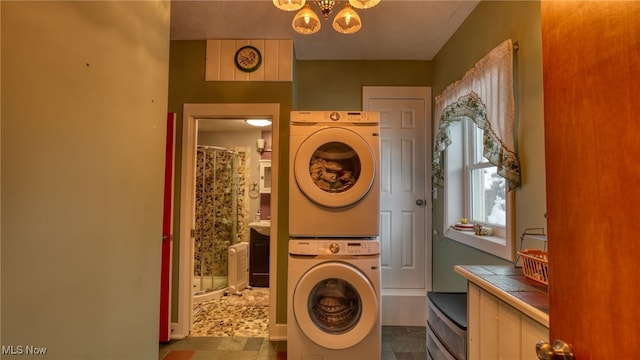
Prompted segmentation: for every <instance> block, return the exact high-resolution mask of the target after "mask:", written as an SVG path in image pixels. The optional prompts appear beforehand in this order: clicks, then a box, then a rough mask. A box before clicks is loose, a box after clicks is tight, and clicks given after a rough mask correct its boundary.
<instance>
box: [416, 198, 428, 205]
mask: <svg viewBox="0 0 640 360" xmlns="http://www.w3.org/2000/svg"><path fill="white" fill-rule="evenodd" d="M426 203H427V202H426V201H424V200H423V199H418V200H416V205H418V206H424V205H425V204H426Z"/></svg>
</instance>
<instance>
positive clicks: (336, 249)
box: [329, 243, 340, 254]
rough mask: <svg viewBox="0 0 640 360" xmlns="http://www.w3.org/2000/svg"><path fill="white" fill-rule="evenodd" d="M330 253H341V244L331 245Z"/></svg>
mask: <svg viewBox="0 0 640 360" xmlns="http://www.w3.org/2000/svg"><path fill="white" fill-rule="evenodd" d="M329 251H331V252H332V253H334V254H337V253H338V251H340V244H338V243H331V245H329Z"/></svg>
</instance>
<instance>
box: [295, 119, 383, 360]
mask: <svg viewBox="0 0 640 360" xmlns="http://www.w3.org/2000/svg"><path fill="white" fill-rule="evenodd" d="M379 133H380V124H379V115H378V113H377V112H368V111H356V112H346V111H294V112H292V113H291V127H290V154H289V155H290V156H289V174H290V175H289V236H290V240H289V264H288V265H289V273H288V306H287V307H288V311H287V315H288V317H287V323H288V324H287V358H288V359H290V360H301V359H305V360H306V359H314V360H322V359H331V360H342V359H349V360H353V359H379V358H380V354H381V325H380V243H379V240H378V233H379V216H380V186H379V171H380V166H379V163H380V156H379V153H380V137H379Z"/></svg>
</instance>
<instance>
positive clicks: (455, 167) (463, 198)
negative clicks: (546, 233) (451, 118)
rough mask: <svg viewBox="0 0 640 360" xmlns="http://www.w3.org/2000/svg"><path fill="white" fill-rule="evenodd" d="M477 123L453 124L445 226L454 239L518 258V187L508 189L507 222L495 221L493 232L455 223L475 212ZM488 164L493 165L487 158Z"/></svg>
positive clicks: (446, 176)
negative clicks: (473, 179) (499, 224)
mask: <svg viewBox="0 0 640 360" xmlns="http://www.w3.org/2000/svg"><path fill="white" fill-rule="evenodd" d="M476 128H477V125H476V124H475V123H474V122H473V121H472V120H471V119H469V118H464V119H461V120H460V121H455V122H453V123H451V125H450V126H449V132H450V138H451V145H449V146H448V147H447V149H446V150H445V151H444V164H443V165H444V166H443V167H444V179H445V181H444V193H445V209H444V214H445V216H444V221H445V224H444V229H445V236H446V237H447V238H449V239H451V240H454V241H457V242H460V243H462V244H465V245H467V246H471V247H473V248H476V249H478V250H481V251H483V252H486V253H489V254H492V255H494V256H497V257H500V258H503V259H506V260H509V261H514V260H515V246H514V244H515V236H514V231H513V229H514V228H515V222H514V221H515V216H514V209H515V191H513V190H512V191H508V189H505V202H506V204H505V208H506V214H505V215H506V218H505V226H504V227H497V226H494V225H492V226H491V227H492V228H493V231H494V233H493V235H482V236H480V235H475V233H473V232H470V231H460V230H456V229H454V228H453V226H454V225H455V224H456V223H458V222H460V219H461V218H462V217H466V218H468V219H470V214H471V208H470V206H471V190H470V186H471V185H470V182H471V179H470V178H471V168H470V164H471V162H472V159H473V154H474V151H473V149H474V148H475V149H478V147H477V146H476V145H477V144H476V140H475V139H476V137H475V136H474V135H475V131H476ZM487 164H488V165H487V166H493V165H491V164H490V163H488V162H487Z"/></svg>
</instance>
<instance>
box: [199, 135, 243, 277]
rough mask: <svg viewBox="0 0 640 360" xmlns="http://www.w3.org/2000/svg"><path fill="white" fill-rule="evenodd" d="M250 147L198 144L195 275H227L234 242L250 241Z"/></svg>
mask: <svg viewBox="0 0 640 360" xmlns="http://www.w3.org/2000/svg"><path fill="white" fill-rule="evenodd" d="M248 154H249V149H248V148H247V147H236V148H234V149H232V150H226V149H221V148H212V147H206V146H198V149H197V153H196V158H197V160H196V191H195V195H196V196H195V203H196V208H195V217H196V219H195V230H196V231H195V232H196V236H195V241H194V246H195V252H194V256H195V258H194V276H227V269H228V256H227V249H228V248H229V246H230V245H233V244H235V243H238V242H240V241H248V230H247V229H248V228H247V226H248V212H249V210H248V200H247V194H246V192H247V191H246V183H247V178H248V168H249V167H248V165H249V164H248V163H249V155H248Z"/></svg>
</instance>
